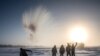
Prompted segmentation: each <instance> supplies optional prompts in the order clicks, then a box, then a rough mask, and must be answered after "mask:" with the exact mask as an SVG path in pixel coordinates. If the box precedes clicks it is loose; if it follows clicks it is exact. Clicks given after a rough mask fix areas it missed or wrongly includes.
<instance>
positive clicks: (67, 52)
mask: <svg viewBox="0 0 100 56" xmlns="http://www.w3.org/2000/svg"><path fill="white" fill-rule="evenodd" d="M66 54H67V56H68V55H69V56H71V46H70V44H69V43H67V47H66Z"/></svg>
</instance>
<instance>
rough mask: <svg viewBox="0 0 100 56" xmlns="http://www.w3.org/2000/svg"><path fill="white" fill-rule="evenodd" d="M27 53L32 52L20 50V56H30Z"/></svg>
mask: <svg viewBox="0 0 100 56" xmlns="http://www.w3.org/2000/svg"><path fill="white" fill-rule="evenodd" d="M26 51H29V52H32V51H31V50H26V49H23V48H20V56H28V55H27V53H26Z"/></svg>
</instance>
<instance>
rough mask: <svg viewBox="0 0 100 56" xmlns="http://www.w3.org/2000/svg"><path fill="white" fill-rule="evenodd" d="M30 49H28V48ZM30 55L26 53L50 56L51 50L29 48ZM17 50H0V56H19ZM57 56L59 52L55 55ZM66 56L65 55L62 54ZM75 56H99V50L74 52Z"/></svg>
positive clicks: (36, 55)
mask: <svg viewBox="0 0 100 56" xmlns="http://www.w3.org/2000/svg"><path fill="white" fill-rule="evenodd" d="M29 49H30V48H29ZM30 50H32V53H29V52H28V55H29V56H52V54H51V49H46V48H45V49H42V48H41V49H37V48H31V49H30ZM19 52H20V49H19V48H7V47H6V48H0V56H19ZM57 56H60V55H59V52H58V53H57ZM64 56H66V53H65V54H64ZM76 56H100V49H97V50H85V49H83V50H76Z"/></svg>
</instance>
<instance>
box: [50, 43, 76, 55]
mask: <svg viewBox="0 0 100 56" xmlns="http://www.w3.org/2000/svg"><path fill="white" fill-rule="evenodd" d="M76 46H77V43H76V44H74V43H73V44H70V43H67V46H66V48H64V45H61V47H60V49H59V53H60V56H63V55H64V53H65V51H66V55H67V56H75V47H76ZM56 54H57V47H56V45H54V47H53V48H52V56H56Z"/></svg>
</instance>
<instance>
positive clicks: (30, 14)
mask: <svg viewBox="0 0 100 56" xmlns="http://www.w3.org/2000/svg"><path fill="white" fill-rule="evenodd" d="M49 15H50V13H49V12H48V11H47V10H46V9H45V8H43V7H42V6H39V7H38V8H36V10H33V9H31V10H30V11H26V12H25V13H24V14H23V25H24V28H25V29H26V30H27V31H28V33H29V35H30V40H32V39H33V38H34V37H36V33H37V31H38V29H40V28H41V27H42V25H43V24H45V22H46V21H47V19H49Z"/></svg>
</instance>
